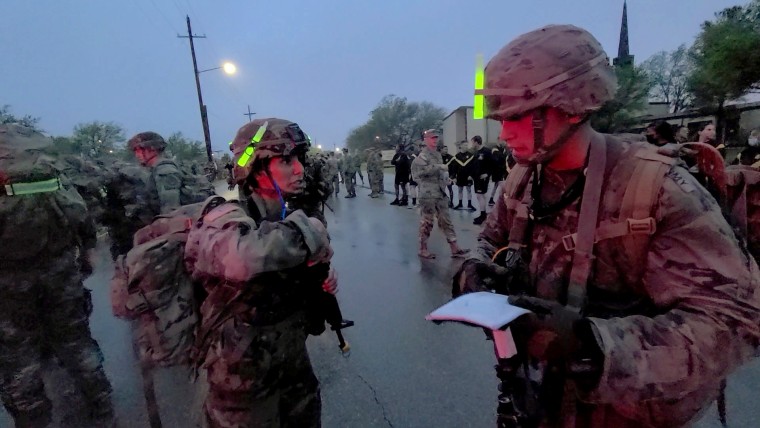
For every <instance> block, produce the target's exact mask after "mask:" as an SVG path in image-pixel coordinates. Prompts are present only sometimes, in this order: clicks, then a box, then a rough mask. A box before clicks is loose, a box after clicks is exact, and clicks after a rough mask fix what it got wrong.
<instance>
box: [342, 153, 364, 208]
mask: <svg viewBox="0 0 760 428" xmlns="http://www.w3.org/2000/svg"><path fill="white" fill-rule="evenodd" d="M358 163H359V159H358V158H357V157H356V156H355V155H352V154H350V153H349V152H348V149H343V171H344V173H343V183H345V185H346V193H347V194H346V196H344V197H345V198H355V197H356V173H357V171H358V172H359V175H361V173H362V172H361V169H359V165H358ZM362 182H364V176H363V175H362Z"/></svg>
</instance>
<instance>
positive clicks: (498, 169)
mask: <svg viewBox="0 0 760 428" xmlns="http://www.w3.org/2000/svg"><path fill="white" fill-rule="evenodd" d="M505 150H506V149H505V148H504V142H499V143H498V144H497V146H496V147H494V148H493V149H491V158H492V159H493V164H492V165H491V181H492V182H493V189H492V190H491V197H490V198H489V199H488V205H489V206H491V207H492V206H494V205H496V202H495V201H494V199H493V198H494V197H495V196H496V192H497V191H498V190H499V187H500V186H501V182H502V181H504V177H506V176H507V154H506V153H505Z"/></svg>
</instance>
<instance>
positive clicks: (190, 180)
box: [151, 159, 216, 205]
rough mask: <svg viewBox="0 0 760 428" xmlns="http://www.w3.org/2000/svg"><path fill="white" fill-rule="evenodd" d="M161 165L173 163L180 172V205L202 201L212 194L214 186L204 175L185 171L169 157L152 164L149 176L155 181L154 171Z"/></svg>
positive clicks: (213, 193)
mask: <svg viewBox="0 0 760 428" xmlns="http://www.w3.org/2000/svg"><path fill="white" fill-rule="evenodd" d="M161 165H174V167H175V168H177V170H178V171H179V172H180V174H182V187H180V193H179V203H180V204H182V205H189V204H195V203H198V202H203V201H205V200H206V198H208V197H210V196H214V195H215V194H216V192H215V191H214V186H213V185H212V184H211V183H210V182H209V181H208V179H207V178H206V177H205V176H201V175H196V174H192V173H189V172H187V171H185V170H184V169H182V168H180V167H179V166H177V163H176V162H174V161H173V160H171V159H164V160H161V161H159V162H158V163H156V165H154V167H153V170H152V171H151V178H152V179H153V180H154V181H155V176H154V175H155V172H156V170H157V169H158V167H159V166H161Z"/></svg>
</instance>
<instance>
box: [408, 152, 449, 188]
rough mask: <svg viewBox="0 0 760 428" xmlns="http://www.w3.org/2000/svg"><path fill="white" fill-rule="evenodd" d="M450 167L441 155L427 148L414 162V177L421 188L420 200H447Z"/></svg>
mask: <svg viewBox="0 0 760 428" xmlns="http://www.w3.org/2000/svg"><path fill="white" fill-rule="evenodd" d="M447 171H448V167H447V166H446V165H444V164H443V158H441V154H440V153H439V152H437V151H435V150H430V149H428V148H427V147H426V148H424V149H422V151H421V152H420V155H419V156H417V157H416V158H415V159H414V161H413V162H412V176H413V177H414V179H415V181H417V185H418V186H419V195H420V199H445V198H446V197H447V196H446V191H445V189H446V184H447V183H448V180H447V179H446V178H447V177H448V172H447Z"/></svg>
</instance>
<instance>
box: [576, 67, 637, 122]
mask: <svg viewBox="0 0 760 428" xmlns="http://www.w3.org/2000/svg"><path fill="white" fill-rule="evenodd" d="M615 74H616V75H617V80H618V89H617V92H615V98H614V99H612V100H610V101H608V102H607V103H605V104H604V105H603V106H602V108H601V109H599V111H597V112H596V113H594V115H593V116H592V117H591V124H592V126H593V127H594V129H596V130H598V131H601V132H622V131H625V130H626V128H628V127H630V126H631V125H632V124H633V123H634V122H636V117H638V116H641V115H642V114H643V113H644V112H645V111H646V105H647V98H648V95H649V90H650V88H651V83H650V81H649V78H648V76H647V74H646V72H644V70H643V69H642V68H641V67H636V66H632V65H628V66H620V67H616V68H615Z"/></svg>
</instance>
